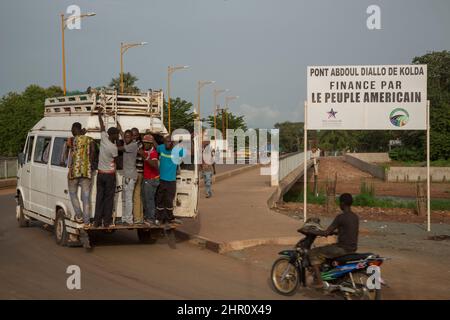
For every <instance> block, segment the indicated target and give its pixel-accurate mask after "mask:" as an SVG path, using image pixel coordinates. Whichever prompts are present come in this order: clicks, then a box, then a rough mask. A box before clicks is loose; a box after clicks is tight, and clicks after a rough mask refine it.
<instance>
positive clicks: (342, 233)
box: [309, 193, 359, 288]
mask: <svg viewBox="0 0 450 320" xmlns="http://www.w3.org/2000/svg"><path fill="white" fill-rule="evenodd" d="M352 203H353V197H352V195H351V194H349V193H343V194H341V196H340V197H339V206H340V208H341V210H342V213H340V214H338V215H337V216H336V218H335V219H334V221H333V222H332V223H331V224H330V226H329V227H328V229H326V230H324V231H323V230H316V231H314V234H316V235H317V236H323V237H327V236H329V235H332V234H334V233H335V232H334V231H335V230H336V229H337V236H338V241H337V243H336V244H331V245H326V246H323V247H317V248H314V249H311V251H310V252H309V260H310V263H311V266H312V268H313V271H314V274H315V279H316V282H315V283H313V284H312V286H311V287H313V288H323V281H322V277H321V272H320V265H321V264H322V263H323V262H325V260H326V259H332V258H336V257H339V256H343V255H345V254H349V253H353V252H355V251H356V250H357V248H358V233H359V217H358V216H357V215H356V214H355V213H353V212H352V211H351V205H352Z"/></svg>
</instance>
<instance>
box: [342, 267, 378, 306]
mask: <svg viewBox="0 0 450 320" xmlns="http://www.w3.org/2000/svg"><path fill="white" fill-rule="evenodd" d="M368 279H369V275H367V274H366V273H364V272H356V273H354V274H353V280H354V281H355V286H356V289H357V291H358V292H357V293H356V294H352V295H351V299H357V300H381V289H369V288H367V280H368ZM348 280H349V281H351V280H350V279H348Z"/></svg>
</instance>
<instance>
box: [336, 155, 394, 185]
mask: <svg viewBox="0 0 450 320" xmlns="http://www.w3.org/2000/svg"><path fill="white" fill-rule="evenodd" d="M363 158H364V157H363ZM380 159H381V158H380ZM344 161H345V162H347V163H350V164H351V165H352V166H354V167H356V168H358V169H359V170H361V171H364V172H367V173H370V174H371V175H372V176H374V177H376V178H379V179H382V180H384V179H385V177H386V173H385V170H384V168H383V167H380V166H377V165H376V164H373V163H368V162H366V161H364V160H361V159H360V158H357V157H355V154H354V153H348V154H346V155H345V156H344Z"/></svg>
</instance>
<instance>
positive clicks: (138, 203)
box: [133, 173, 144, 223]
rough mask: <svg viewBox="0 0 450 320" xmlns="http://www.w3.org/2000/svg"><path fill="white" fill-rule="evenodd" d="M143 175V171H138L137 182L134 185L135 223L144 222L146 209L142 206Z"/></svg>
mask: <svg viewBox="0 0 450 320" xmlns="http://www.w3.org/2000/svg"><path fill="white" fill-rule="evenodd" d="M142 180H143V175H142V173H138V178H137V180H136V184H135V187H134V194H133V202H134V204H133V216H134V223H142V222H144V210H143V206H142V202H143V200H142V198H143V192H142V183H143V181H142Z"/></svg>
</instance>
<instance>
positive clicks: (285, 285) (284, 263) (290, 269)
mask: <svg viewBox="0 0 450 320" xmlns="http://www.w3.org/2000/svg"><path fill="white" fill-rule="evenodd" d="M289 260H290V258H288V257H280V258H278V259H277V260H275V262H274V263H273V265H272V271H271V277H270V279H271V280H272V285H273V287H274V289H275V290H276V291H277V292H278V293H279V294H282V295H285V296H290V295H293V294H294V293H295V292H296V291H297V288H298V285H299V278H300V275H299V272H298V270H297V268H296V266H294V265H293V264H292V263H290V262H289Z"/></svg>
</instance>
